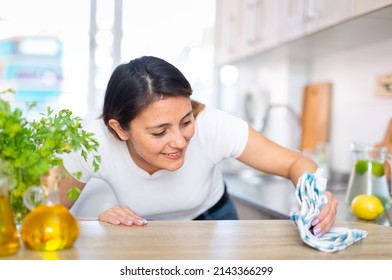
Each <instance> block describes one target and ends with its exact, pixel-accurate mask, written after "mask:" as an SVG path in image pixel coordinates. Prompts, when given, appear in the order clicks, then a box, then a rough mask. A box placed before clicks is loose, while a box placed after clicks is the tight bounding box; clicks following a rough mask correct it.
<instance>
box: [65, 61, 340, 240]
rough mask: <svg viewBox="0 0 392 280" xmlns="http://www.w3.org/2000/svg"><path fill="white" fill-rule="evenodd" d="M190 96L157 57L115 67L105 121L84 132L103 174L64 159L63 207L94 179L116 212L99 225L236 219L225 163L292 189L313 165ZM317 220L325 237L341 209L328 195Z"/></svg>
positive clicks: (178, 76)
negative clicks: (104, 186)
mask: <svg viewBox="0 0 392 280" xmlns="http://www.w3.org/2000/svg"><path fill="white" fill-rule="evenodd" d="M191 94H192V88H191V86H190V84H189V82H188V81H187V79H186V78H185V77H184V76H183V74H182V73H181V72H180V71H179V70H178V69H177V68H176V67H174V66H173V65H171V64H169V63H168V62H166V61H164V60H162V59H159V58H156V57H140V58H137V59H134V60H132V61H130V62H129V63H127V64H122V65H120V66H118V67H117V68H116V69H115V71H114V72H113V74H112V76H111V78H110V80H109V84H108V87H107V90H106V94H105V100H104V105H103V113H102V118H100V119H97V120H94V121H93V122H92V123H91V124H89V125H88V126H87V127H86V129H87V130H90V131H91V132H93V133H95V136H96V138H97V139H98V141H99V145H100V147H99V155H100V156H101V166H100V169H99V171H98V172H94V171H93V170H92V168H91V167H90V166H91V165H89V164H88V163H87V162H85V161H84V160H83V159H82V158H81V157H80V155H78V154H70V155H67V156H66V157H64V159H63V160H64V161H63V162H64V168H65V170H66V172H68V173H69V174H73V173H74V172H76V171H82V174H83V175H82V177H81V178H80V179H79V180H76V179H75V178H73V177H71V176H66V178H65V179H63V181H62V182H61V184H60V186H61V188H60V201H61V203H63V204H64V205H65V206H67V207H71V206H72V204H73V202H74V201H71V200H69V199H67V197H66V193H67V191H68V190H69V188H70V187H71V186H77V187H78V188H80V189H83V187H84V185H85V184H86V183H87V182H88V180H89V179H90V178H92V177H99V178H101V179H103V180H105V181H106V182H107V183H108V184H109V185H110V186H111V188H112V189H113V191H114V193H115V195H116V197H117V200H118V201H119V204H120V205H119V206H115V207H113V208H110V209H107V210H106V211H104V212H103V213H101V214H100V216H99V218H98V219H99V220H100V221H104V222H108V223H111V224H123V225H144V224H146V223H147V218H148V219H152V220H162V219H171V220H181V219H183V220H184V219H187V220H192V219H237V216H236V215H237V214H236V211H235V208H234V206H233V204H232V202H231V200H230V198H229V197H228V195H227V192H226V188H225V185H224V179H223V175H222V171H221V167H220V162H221V161H222V160H223V159H225V158H228V157H232V158H237V159H238V160H239V161H241V162H243V163H245V164H247V165H248V166H250V167H253V168H255V169H258V170H260V171H263V172H266V173H271V174H275V175H278V176H282V177H285V178H288V179H290V180H291V181H292V182H293V184H294V185H295V184H296V183H297V181H298V179H299V177H300V176H301V175H302V174H303V173H304V172H305V171H308V172H310V173H314V172H315V171H316V169H317V166H316V164H315V163H314V162H313V161H312V160H310V159H309V158H307V157H304V156H303V155H302V154H301V153H298V152H295V151H291V150H288V149H286V148H284V147H281V146H279V145H277V144H275V143H273V142H271V141H270V140H268V139H266V138H265V137H264V136H263V135H261V134H260V133H258V132H256V131H255V130H254V129H253V128H251V127H249V126H248V124H247V123H246V122H245V121H243V120H241V119H239V118H236V117H234V116H231V115H229V114H227V113H225V112H222V111H219V110H217V109H213V108H209V107H206V106H204V105H202V104H200V103H198V102H195V101H192V100H191V99H190V96H191ZM327 196H328V204H326V205H325V206H324V207H323V209H322V211H321V213H320V215H319V216H318V217H317V219H315V220H314V222H313V224H314V226H315V229H314V232H315V233H316V232H317V233H318V235H319V236H321V235H322V234H324V233H326V232H327V231H328V230H329V229H330V228H331V226H332V225H333V223H334V220H335V216H336V208H337V201H336V199H335V198H334V197H333V196H332V195H331V193H329V192H328V193H327Z"/></svg>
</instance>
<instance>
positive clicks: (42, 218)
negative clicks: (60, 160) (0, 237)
mask: <svg viewBox="0 0 392 280" xmlns="http://www.w3.org/2000/svg"><path fill="white" fill-rule="evenodd" d="M58 178H59V175H58V173H57V171H56V170H55V169H52V170H51V171H50V173H49V174H48V175H46V176H43V178H42V182H41V187H32V188H29V189H28V191H27V192H26V194H25V196H24V202H25V204H26V205H27V207H28V208H32V210H31V212H30V213H29V214H28V215H27V216H26V218H25V219H24V220H23V222H22V227H21V237H22V241H23V243H24V244H25V246H26V247H27V248H30V249H33V250H38V251H56V250H62V249H67V248H70V247H72V246H73V244H74V243H75V241H76V239H77V238H78V236H79V224H78V222H77V221H76V219H75V217H74V216H73V215H72V214H71V213H70V212H69V210H68V209H67V208H66V207H64V206H62V205H61V204H59V202H58ZM29 192H30V193H29ZM31 197H40V198H41V200H40V204H39V205H38V206H35V205H34V202H33V201H32V200H31ZM34 206H35V207H34Z"/></svg>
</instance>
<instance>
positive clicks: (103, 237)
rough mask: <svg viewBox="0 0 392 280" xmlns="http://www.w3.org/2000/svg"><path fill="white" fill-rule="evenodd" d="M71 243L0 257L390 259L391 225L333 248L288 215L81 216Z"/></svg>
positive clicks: (368, 226) (377, 227)
mask: <svg viewBox="0 0 392 280" xmlns="http://www.w3.org/2000/svg"><path fill="white" fill-rule="evenodd" d="M79 224H80V235H79V238H78V240H77V241H76V243H75V244H74V247H72V248H70V249H66V250H61V251H56V252H39V251H33V250H29V249H26V248H24V247H23V246H22V248H21V249H20V250H19V251H18V252H17V254H15V255H13V256H8V257H6V258H0V259H11V260H17V259H24V260H30V259H71V260H78V259H85V260H86V259H87V260H106V259H113V260H125V259H135V260H136V259H137V260H157V259H159V260H258V259H268V260H290V259H298V260H304V259H305V260H307V259H312V260H318V259H320V260H321V259H324V260H328V259H335V260H336V259H352V260H356V259H366V260H368V259H392V228H391V227H386V226H381V225H375V224H368V223H358V222H337V223H336V225H337V226H348V227H353V228H358V229H364V230H367V231H368V232H369V234H368V236H367V237H366V238H365V239H363V240H361V241H359V242H357V243H355V244H353V245H352V246H350V247H348V248H347V249H345V250H343V251H339V252H336V253H325V252H321V251H317V250H315V249H313V248H311V247H309V246H308V245H306V244H304V243H303V242H302V240H301V239H300V237H299V234H298V231H297V228H296V227H295V226H294V224H293V223H292V222H291V221H290V220H258V221H257V220H253V221H250V220H248V221H245V220H240V221H151V222H149V223H148V225H146V226H143V227H136V226H132V227H126V226H114V225H110V224H107V223H102V222H98V221H81V222H79Z"/></svg>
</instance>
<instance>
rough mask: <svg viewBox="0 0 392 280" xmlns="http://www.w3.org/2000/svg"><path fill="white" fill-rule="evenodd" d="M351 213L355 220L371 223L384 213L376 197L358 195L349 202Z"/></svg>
mask: <svg viewBox="0 0 392 280" xmlns="http://www.w3.org/2000/svg"><path fill="white" fill-rule="evenodd" d="M351 211H352V212H353V214H354V215H355V216H356V217H357V218H359V219H362V220H369V221H371V220H374V219H376V218H377V217H378V216H379V215H380V214H382V213H384V206H383V205H382V203H381V201H380V199H379V198H378V197H377V196H375V195H371V194H360V195H357V196H356V197H354V199H353V201H352V202H351Z"/></svg>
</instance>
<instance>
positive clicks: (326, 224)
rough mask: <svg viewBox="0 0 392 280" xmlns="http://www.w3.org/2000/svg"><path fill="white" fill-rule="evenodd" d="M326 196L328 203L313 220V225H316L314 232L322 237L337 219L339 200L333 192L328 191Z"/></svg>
mask: <svg viewBox="0 0 392 280" xmlns="http://www.w3.org/2000/svg"><path fill="white" fill-rule="evenodd" d="M326 196H327V200H328V202H327V204H325V205H324V207H323V208H322V209H321V211H320V214H319V215H318V216H317V218H316V219H314V220H313V222H312V225H313V226H314V228H313V234H314V235H315V236H316V237H321V236H323V235H324V234H326V233H327V232H328V231H329V230H330V229H331V227H332V226H333V225H334V223H335V220H336V213H337V207H338V201H337V199H336V198H335V197H334V196H333V195H332V193H331V192H326Z"/></svg>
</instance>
